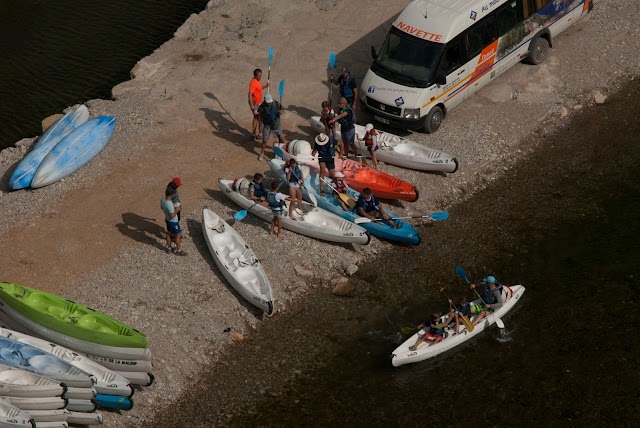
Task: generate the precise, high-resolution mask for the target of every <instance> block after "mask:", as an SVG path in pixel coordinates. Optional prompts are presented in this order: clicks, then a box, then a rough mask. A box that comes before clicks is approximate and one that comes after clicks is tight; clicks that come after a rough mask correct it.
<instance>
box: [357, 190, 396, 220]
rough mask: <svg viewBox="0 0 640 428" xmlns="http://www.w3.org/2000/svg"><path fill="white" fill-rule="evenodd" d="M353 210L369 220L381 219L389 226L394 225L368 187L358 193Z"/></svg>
mask: <svg viewBox="0 0 640 428" xmlns="http://www.w3.org/2000/svg"><path fill="white" fill-rule="evenodd" d="M355 212H356V214H358V215H360V216H362V217H366V218H368V219H369V220H373V221H375V220H376V219H383V220H384V221H385V222H387V223H388V224H389V226H391V227H395V225H394V224H393V221H391V219H390V218H389V216H388V215H387V213H385V212H384V209H383V208H382V205H380V202H379V201H378V199H377V198H376V197H375V196H373V194H372V193H371V189H369V188H368V187H365V188H364V189H362V193H360V197H358V202H356V209H355Z"/></svg>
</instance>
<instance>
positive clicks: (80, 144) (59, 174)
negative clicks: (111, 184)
mask: <svg viewBox="0 0 640 428" xmlns="http://www.w3.org/2000/svg"><path fill="white" fill-rule="evenodd" d="M115 127H116V118H115V117H113V116H100V117H96V118H95V119H91V120H90V121H88V122H85V123H84V124H82V125H80V126H79V127H78V128H76V129H75V130H74V131H73V132H71V133H70V134H69V135H67V136H66V137H65V138H64V139H63V140H62V141H60V143H59V144H58V145H57V146H55V147H54V148H53V150H51V151H50V152H49V154H48V155H47V156H46V157H45V158H44V160H43V161H42V163H41V164H40V167H39V168H38V171H37V172H36V175H35V176H34V177H33V181H32V182H31V187H33V188H38V187H44V186H48V185H49V184H53V183H55V182H56V181H60V180H62V179H63V178H65V177H67V176H69V175H71V174H73V173H74V172H76V171H77V170H78V169H80V168H81V167H83V166H84V165H86V164H87V163H88V162H89V161H90V160H91V159H93V158H94V157H95V156H96V155H97V154H98V153H100V152H101V151H102V149H104V148H105V147H106V145H107V144H108V143H109V140H110V139H111V135H113V131H114V130H115Z"/></svg>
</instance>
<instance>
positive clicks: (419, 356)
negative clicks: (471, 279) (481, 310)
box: [391, 285, 525, 367]
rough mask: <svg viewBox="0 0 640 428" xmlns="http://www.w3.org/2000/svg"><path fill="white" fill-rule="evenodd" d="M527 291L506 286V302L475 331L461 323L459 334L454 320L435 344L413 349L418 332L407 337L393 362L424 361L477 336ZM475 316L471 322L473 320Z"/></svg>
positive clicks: (398, 348)
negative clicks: (442, 337)
mask: <svg viewBox="0 0 640 428" xmlns="http://www.w3.org/2000/svg"><path fill="white" fill-rule="evenodd" d="M524 292H525V288H524V287H523V286H522V285H513V286H510V287H509V286H506V285H505V286H504V288H503V290H502V299H503V301H504V304H503V305H502V307H501V308H499V309H497V310H495V311H494V312H493V313H491V314H490V315H489V316H487V317H486V318H485V319H484V320H483V321H482V322H481V323H479V324H478V325H476V326H475V327H474V329H473V331H468V330H467V329H466V328H465V327H464V325H462V324H461V325H460V327H459V328H460V330H459V333H458V334H454V332H455V322H452V323H451V324H449V325H448V326H447V327H446V328H445V333H446V335H445V336H446V337H445V338H444V339H443V340H442V341H440V342H438V343H435V344H431V343H425V342H423V343H421V344H420V345H419V346H418V348H417V349H416V350H411V349H410V347H412V346H413V345H414V344H415V343H416V341H417V340H418V334H420V333H421V332H418V333H416V334H414V335H413V336H411V337H410V338H409V339H407V340H406V341H405V342H404V343H403V344H402V345H400V346H398V347H397V348H396V349H395V350H394V351H393V354H392V355H391V363H392V364H393V365H394V366H395V367H399V366H401V365H404V364H410V363H417V362H418V361H424V360H426V359H429V358H433V357H435V356H436V355H440V354H442V353H443V352H445V351H448V350H450V349H452V348H455V347H456V346H458V345H460V344H462V343H464V342H466V341H468V340H469V339H471V338H472V337H475V336H477V335H478V334H480V333H482V332H483V331H484V330H486V329H488V328H489V327H490V326H491V325H492V324H494V323H495V322H496V318H501V317H502V316H504V315H505V314H507V312H509V311H510V310H511V309H513V307H514V306H515V304H516V303H518V301H519V300H520V298H521V297H522V295H523V294H524ZM472 304H477V305H481V304H482V301H481V300H480V299H478V300H475V301H474V302H472ZM441 321H442V322H445V321H446V315H445V316H443V317H442V318H441ZM473 321H474V320H473V318H472V319H471V322H473Z"/></svg>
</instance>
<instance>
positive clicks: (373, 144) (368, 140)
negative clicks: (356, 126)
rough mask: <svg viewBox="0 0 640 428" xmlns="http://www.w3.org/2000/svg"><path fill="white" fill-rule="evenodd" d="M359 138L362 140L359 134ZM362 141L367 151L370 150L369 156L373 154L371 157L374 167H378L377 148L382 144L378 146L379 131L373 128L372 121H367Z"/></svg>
mask: <svg viewBox="0 0 640 428" xmlns="http://www.w3.org/2000/svg"><path fill="white" fill-rule="evenodd" d="M358 139H359V140H360V136H358ZM360 141H363V142H364V145H365V147H366V148H367V152H369V156H371V159H372V160H373V167H374V168H375V169H378V159H376V150H378V149H379V148H380V146H378V132H377V131H376V130H375V129H373V125H372V124H371V123H367V126H366V127H365V133H364V137H363V138H362V140H360Z"/></svg>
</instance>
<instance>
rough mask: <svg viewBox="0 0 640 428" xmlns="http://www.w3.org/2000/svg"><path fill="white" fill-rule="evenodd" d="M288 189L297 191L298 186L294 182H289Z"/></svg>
mask: <svg viewBox="0 0 640 428" xmlns="http://www.w3.org/2000/svg"><path fill="white" fill-rule="evenodd" d="M289 188H291V189H299V188H300V184H299V183H296V182H295V181H290V182H289Z"/></svg>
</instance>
